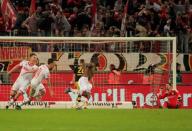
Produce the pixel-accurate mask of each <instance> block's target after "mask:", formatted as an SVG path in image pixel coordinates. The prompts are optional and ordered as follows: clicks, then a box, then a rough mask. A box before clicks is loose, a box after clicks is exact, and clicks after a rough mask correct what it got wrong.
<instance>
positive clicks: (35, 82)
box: [31, 78, 41, 90]
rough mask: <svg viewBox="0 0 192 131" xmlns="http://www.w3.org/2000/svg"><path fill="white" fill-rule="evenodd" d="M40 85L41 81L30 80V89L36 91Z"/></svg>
mask: <svg viewBox="0 0 192 131" xmlns="http://www.w3.org/2000/svg"><path fill="white" fill-rule="evenodd" d="M40 84H41V81H39V80H38V79H34V78H33V79H32V80H31V88H32V89H34V90H36V88H37V87H38V86H39V85H40Z"/></svg>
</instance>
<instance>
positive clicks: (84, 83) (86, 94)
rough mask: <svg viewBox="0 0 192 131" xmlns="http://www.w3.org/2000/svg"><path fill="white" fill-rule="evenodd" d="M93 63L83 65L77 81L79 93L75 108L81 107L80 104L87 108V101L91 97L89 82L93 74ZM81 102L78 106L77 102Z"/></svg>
mask: <svg viewBox="0 0 192 131" xmlns="http://www.w3.org/2000/svg"><path fill="white" fill-rule="evenodd" d="M94 69H95V65H94V64H93V63H90V64H87V65H85V68H84V72H83V75H82V77H81V78H80V79H79V81H78V85H79V94H78V98H77V109H81V108H82V106H84V108H87V106H88V101H89V100H90V98H91V89H92V84H91V83H90V82H89V81H90V80H91V79H92V77H93V75H94ZM81 101H82V102H83V105H81V106H79V102H81Z"/></svg>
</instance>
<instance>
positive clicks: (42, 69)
mask: <svg viewBox="0 0 192 131" xmlns="http://www.w3.org/2000/svg"><path fill="white" fill-rule="evenodd" d="M54 67H55V62H54V60H53V59H48V65H41V66H39V68H38V70H37V71H36V73H35V76H34V77H33V79H32V80H31V90H30V97H29V101H27V102H23V103H21V104H20V105H17V107H16V109H21V106H23V105H25V104H26V103H30V101H32V100H33V98H35V99H36V100H40V99H41V98H42V97H43V96H44V95H45V92H46V90H45V87H44V86H43V84H42V80H44V79H46V80H47V81H48V87H49V89H50V79H49V75H50V71H49V70H52V69H53V68H54ZM50 93H51V95H53V92H52V91H51V90H50Z"/></svg>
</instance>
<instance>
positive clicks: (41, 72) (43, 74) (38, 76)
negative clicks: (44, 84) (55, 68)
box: [33, 65, 50, 81]
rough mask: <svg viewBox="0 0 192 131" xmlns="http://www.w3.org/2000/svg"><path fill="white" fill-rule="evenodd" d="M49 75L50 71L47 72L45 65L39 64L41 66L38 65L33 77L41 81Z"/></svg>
mask: <svg viewBox="0 0 192 131" xmlns="http://www.w3.org/2000/svg"><path fill="white" fill-rule="evenodd" d="M49 75H50V72H49V69H48V67H47V65H41V66H39V68H38V70H37V72H36V73H35V76H34V78H33V79H37V80H38V81H42V80H43V79H47V78H48V77H49Z"/></svg>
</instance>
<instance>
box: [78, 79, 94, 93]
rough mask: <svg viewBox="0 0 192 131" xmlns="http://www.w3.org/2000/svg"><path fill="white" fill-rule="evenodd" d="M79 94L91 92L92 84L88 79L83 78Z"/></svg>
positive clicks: (79, 82) (80, 81)
mask: <svg viewBox="0 0 192 131" xmlns="http://www.w3.org/2000/svg"><path fill="white" fill-rule="evenodd" d="M78 85H79V93H80V94H82V93H83V92H84V91H86V92H91V89H92V84H91V83H90V82H89V80H88V78H87V77H84V76H82V77H81V78H80V79H79V81H78Z"/></svg>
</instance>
